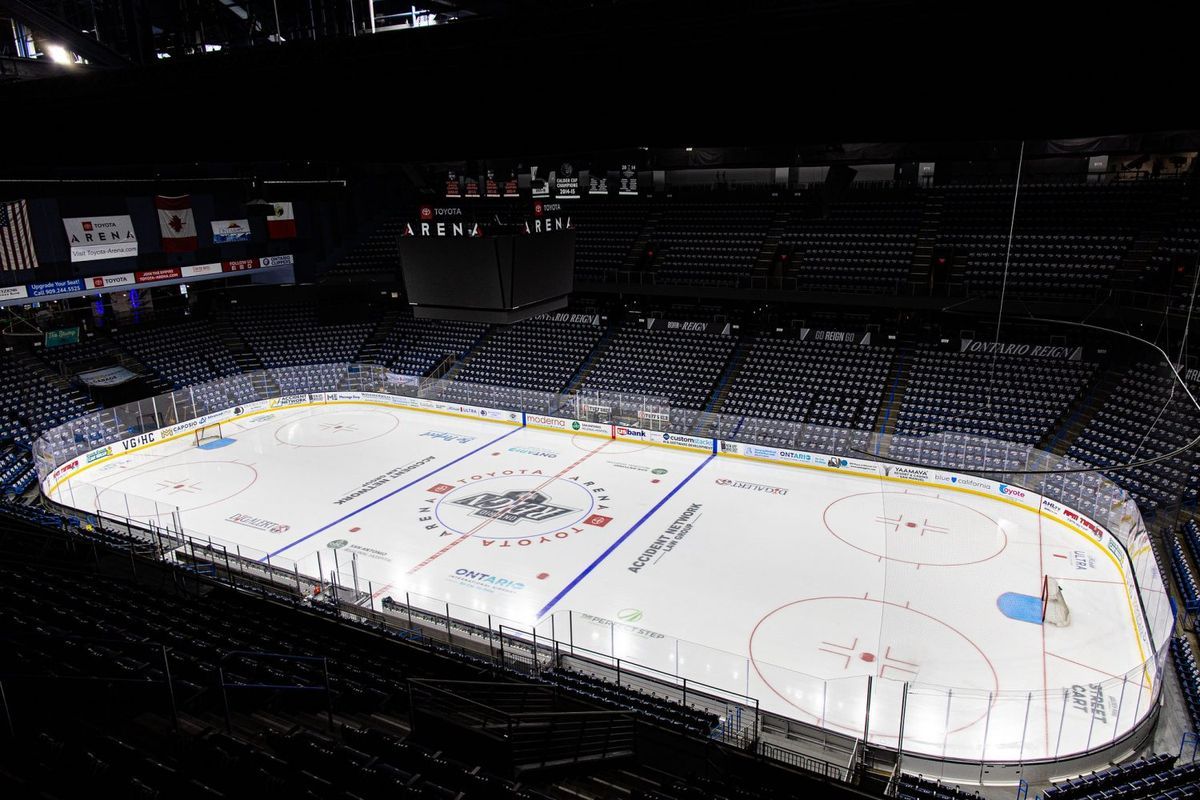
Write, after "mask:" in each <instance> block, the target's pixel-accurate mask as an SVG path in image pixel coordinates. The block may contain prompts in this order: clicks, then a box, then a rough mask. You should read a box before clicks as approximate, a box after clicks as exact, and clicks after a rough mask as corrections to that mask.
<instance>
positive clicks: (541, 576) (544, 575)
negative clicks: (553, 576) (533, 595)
mask: <svg viewBox="0 0 1200 800" xmlns="http://www.w3.org/2000/svg"><path fill="white" fill-rule="evenodd" d="M549 577H550V573H549V572H539V573H538V580H539V581H544V580H546V578H549Z"/></svg>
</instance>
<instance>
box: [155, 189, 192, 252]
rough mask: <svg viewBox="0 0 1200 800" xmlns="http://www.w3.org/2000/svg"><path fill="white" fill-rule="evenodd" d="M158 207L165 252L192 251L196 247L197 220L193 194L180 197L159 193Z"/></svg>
mask: <svg viewBox="0 0 1200 800" xmlns="http://www.w3.org/2000/svg"><path fill="white" fill-rule="evenodd" d="M154 207H155V208H157V209H158V229H159V231H160V232H161V233H162V249H163V252H164V253H190V252H191V251H193V250H195V249H196V220H195V219H194V218H193V217H192V196H191V195H187V194H183V195H179V196H178V197H165V196H163V195H158V196H156V197H155V198H154Z"/></svg>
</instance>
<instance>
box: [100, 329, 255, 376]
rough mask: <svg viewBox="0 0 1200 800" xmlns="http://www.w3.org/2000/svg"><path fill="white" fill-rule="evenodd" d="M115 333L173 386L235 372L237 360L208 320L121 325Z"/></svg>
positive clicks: (127, 348) (139, 357)
mask: <svg viewBox="0 0 1200 800" xmlns="http://www.w3.org/2000/svg"><path fill="white" fill-rule="evenodd" d="M114 336H115V338H116V341H117V342H118V343H119V344H120V346H121V347H123V348H125V349H126V350H128V351H129V352H130V353H132V354H133V355H134V356H136V357H137V359H138V360H139V361H141V362H142V363H143V364H145V365H146V366H148V367H150V368H151V369H153V370H154V371H155V372H157V373H158V374H159V375H160V376H161V377H162V378H163V379H164V380H165V381H167V382H168V383H169V384H171V385H172V386H174V387H175V388H176V389H180V388H183V387H184V386H194V385H196V384H198V383H207V382H209V381H212V380H216V379H217V378H224V377H227V376H229V375H236V374H237V373H238V366H237V362H235V361H234V360H233V356H232V355H230V353H229V351H228V350H226V349H225V346H224V345H223V344H222V343H221V340H220V338H219V337H218V336H217V334H216V333H215V332H214V331H213V329H212V325H211V324H210V323H209V322H208V321H207V320H200V319H194V320H185V321H181V322H172V323H170V324H166V325H156V326H153V327H151V326H137V327H130V328H122V329H119V330H117V331H116V333H115V334H114Z"/></svg>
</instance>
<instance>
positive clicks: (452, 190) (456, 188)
mask: <svg viewBox="0 0 1200 800" xmlns="http://www.w3.org/2000/svg"><path fill="white" fill-rule="evenodd" d="M446 197H447V198H454V199H455V200H457V199H458V198H460V197H462V184H461V183H460V182H459V179H458V173H457V172H455V171H454V170H450V171H449V172H447V173H446Z"/></svg>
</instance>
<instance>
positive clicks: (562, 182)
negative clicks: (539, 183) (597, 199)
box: [550, 161, 579, 200]
mask: <svg viewBox="0 0 1200 800" xmlns="http://www.w3.org/2000/svg"><path fill="white" fill-rule="evenodd" d="M550 180H551V182H552V183H553V184H554V196H555V197H557V198H558V199H559V200H578V199H579V172H578V170H577V169H576V167H575V165H574V164H572V163H571V162H570V161H564V162H563V163H561V164H559V165H558V170H557V171H556V172H552V173H550Z"/></svg>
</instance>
